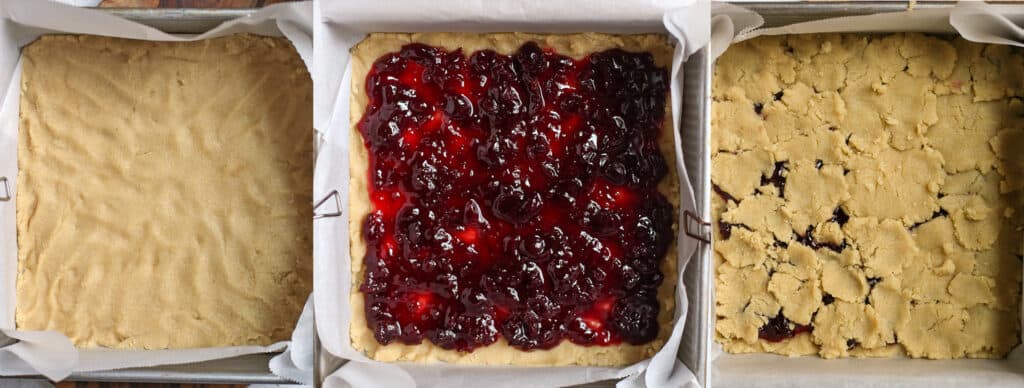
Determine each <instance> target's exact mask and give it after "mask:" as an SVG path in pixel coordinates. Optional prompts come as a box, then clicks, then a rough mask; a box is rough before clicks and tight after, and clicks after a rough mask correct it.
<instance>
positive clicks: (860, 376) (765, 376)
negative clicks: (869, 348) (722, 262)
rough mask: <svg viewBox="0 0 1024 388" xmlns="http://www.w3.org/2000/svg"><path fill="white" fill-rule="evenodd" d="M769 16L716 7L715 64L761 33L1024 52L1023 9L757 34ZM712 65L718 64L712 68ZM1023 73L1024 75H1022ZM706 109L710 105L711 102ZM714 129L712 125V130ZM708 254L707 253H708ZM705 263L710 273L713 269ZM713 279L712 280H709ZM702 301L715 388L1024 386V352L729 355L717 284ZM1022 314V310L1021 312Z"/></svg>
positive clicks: (844, 21) (913, 14)
mask: <svg viewBox="0 0 1024 388" xmlns="http://www.w3.org/2000/svg"><path fill="white" fill-rule="evenodd" d="M762 24H764V18H763V17H761V15H758V14H757V13H755V12H752V11H750V10H748V9H745V8H742V7H739V6H735V5H730V4H716V5H715V6H714V7H713V8H712V22H711V42H710V43H709V49H710V51H711V55H712V58H717V57H718V56H719V55H721V54H722V53H723V52H725V50H726V48H728V46H729V45H730V44H732V43H736V42H739V41H743V40H746V39H750V38H754V37H757V36H761V35H781V34H802V33H825V32H922V33H940V34H951V33H956V34H959V35H961V36H963V37H964V38H965V39H968V40H971V41H975V42H980V43H995V44H1011V45H1015V46H1020V47H1024V30H1022V29H1021V28H1020V27H1019V26H1021V25H1024V7H1021V6H991V5H986V4H985V3H981V2H977V3H960V4H957V5H956V6H955V7H952V6H950V7H947V8H939V9H919V10H911V11H906V12H894V13H879V14H874V15H864V16H849V17H838V18H829V19H822V20H815V21H810V22H804V23H797V24H792V25H786V26H781V27H773V28H759V27H760V26H761V25H762ZM712 66H713V65H712ZM1021 71H1024V69H1021ZM707 104H709V106H710V104H711V101H710V97H709V100H708V101H707ZM709 125H710V124H709ZM709 256H710V255H709ZM703 259H704V260H707V262H706V263H707V268H709V270H710V271H714V269H713V266H712V265H711V264H710V257H705V258H703ZM712 279H713V277H712ZM711 283H712V284H709V285H708V287H709V289H710V290H711V292H710V293H705V298H703V300H702V301H700V303H706V305H707V306H709V307H708V310H709V311H710V319H709V322H711V323H710V325H712V327H711V328H709V330H708V336H709V338H708V343H709V344H711V345H710V346H709V354H708V360H710V361H709V362H710V376H709V385H713V386H716V387H747V386H753V385H757V386H759V387H809V388H810V387H815V388H816V387H894V386H898V387H914V388H918V387H920V388H933V387H937V386H949V387H1002V386H1007V387H1009V386H1016V387H1020V386H1024V347H1022V346H1018V347H1017V348H1016V349H1014V350H1013V351H1012V352H1011V353H1010V355H1009V356H1008V357H1007V358H1006V359H1005V360H967V359H963V360H919V359H908V358H897V359H840V360H825V359H821V358H818V357H798V358H787V357H782V356H776V355H769V354H746V355H735V354H728V353H724V352H723V350H722V347H721V345H719V344H718V343H717V342H715V341H714V333H715V330H714V322H715V313H714V284H713V283H714V282H713V281H712V282H711ZM1022 312H1024V309H1022Z"/></svg>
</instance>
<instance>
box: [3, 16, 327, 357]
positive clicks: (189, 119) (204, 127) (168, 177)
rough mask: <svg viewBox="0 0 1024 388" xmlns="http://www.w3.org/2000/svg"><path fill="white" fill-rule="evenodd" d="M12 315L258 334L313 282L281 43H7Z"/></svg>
mask: <svg viewBox="0 0 1024 388" xmlns="http://www.w3.org/2000/svg"><path fill="white" fill-rule="evenodd" d="M18 165H19V169H20V170H19V174H18V184H17V225H18V259H19V260H18V264H19V265H18V284H17V298H16V299H17V313H16V320H17V327H18V329H20V330H56V331H59V332H62V333H64V334H66V335H67V336H68V337H69V338H70V339H71V340H72V342H73V343H74V344H75V345H76V346H78V347H80V348H95V347H106V348H117V349H167V348H197V347H219V346H233V345H268V344H271V343H274V342H277V341H282V340H287V339H288V338H290V336H291V333H292V330H293V328H294V326H295V322H296V321H297V320H298V317H299V313H300V312H301V311H302V307H303V304H304V303H305V301H306V299H307V297H308V296H309V293H310V291H311V289H312V233H311V232H312V230H311V229H312V225H311V223H310V214H312V201H311V194H310V193H311V192H312V176H313V174H312V171H313V168H312V166H313V129H312V81H311V79H310V76H309V73H308V72H307V70H306V67H305V65H304V64H303V62H302V60H301V59H300V58H299V55H298V54H297V53H296V51H295V49H294V48H293V47H292V45H291V44H290V43H289V42H288V41H287V40H285V39H282V38H270V37H257V36H251V35H234V36H229V37H223V38H216V39H210V40H202V41H197V42H188V43H167V42H149V41H140V40H128V39H115V38H106V37H97V36H69V35H47V36H43V37H42V38H40V39H39V40H38V41H36V42H35V43H32V44H31V45H28V46H26V47H25V49H24V55H23V72H22V83H21V123H20V135H19V146H18Z"/></svg>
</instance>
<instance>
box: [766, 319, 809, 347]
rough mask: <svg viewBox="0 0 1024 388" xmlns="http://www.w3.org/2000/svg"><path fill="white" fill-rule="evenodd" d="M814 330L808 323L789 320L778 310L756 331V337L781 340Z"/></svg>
mask: <svg viewBox="0 0 1024 388" xmlns="http://www.w3.org/2000/svg"><path fill="white" fill-rule="evenodd" d="M812 330H814V328H813V327H811V326H810V325H800V324H796V323H793V322H791V321H790V320H789V319H788V318H786V317H785V316H784V315H782V313H781V312H779V313H778V314H777V315H775V317H773V318H771V319H769V320H768V322H765V324H764V326H761V329H759V330H758V332H757V337H758V338H760V339H763V340H765V341H768V342H782V341H784V340H788V339H790V338H793V337H796V335H797V334H800V333H809V332H811V331H812Z"/></svg>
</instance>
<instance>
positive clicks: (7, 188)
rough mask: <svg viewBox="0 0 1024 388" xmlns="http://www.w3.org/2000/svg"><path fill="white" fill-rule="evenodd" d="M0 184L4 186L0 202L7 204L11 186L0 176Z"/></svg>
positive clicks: (5, 178) (9, 198)
mask: <svg viewBox="0 0 1024 388" xmlns="http://www.w3.org/2000/svg"><path fill="white" fill-rule="evenodd" d="M0 182H2V183H3V184H4V193H3V195H0V202H7V201H10V200H11V186H10V185H8V184H7V177H5V176H0Z"/></svg>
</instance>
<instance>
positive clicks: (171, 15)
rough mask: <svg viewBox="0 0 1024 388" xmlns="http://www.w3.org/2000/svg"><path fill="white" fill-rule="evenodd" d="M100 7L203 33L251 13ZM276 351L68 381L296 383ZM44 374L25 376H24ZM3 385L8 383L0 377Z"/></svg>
mask: <svg viewBox="0 0 1024 388" xmlns="http://www.w3.org/2000/svg"><path fill="white" fill-rule="evenodd" d="M98 10H99V11H102V12H107V13H110V14H112V15H117V16H120V17H123V18H125V19H128V20H132V21H136V22H139V23H142V24H145V25H148V26H151V27H154V28H156V29H159V30H162V31H165V32H168V33H174V34H201V33H203V32H206V31H209V30H211V29H213V28H214V27H216V26H217V25H219V24H221V23H223V22H225V21H228V20H231V19H234V18H238V17H243V16H248V15H249V14H251V13H253V12H254V10H247V9H226V10H206V9H118V8H99V9H98ZM274 355H275V354H252V355H246V356H240V357H234V358H228V359H221V360H212V361H206V362H199V363H192V364H182V365H163V366H156V367H150V368H132V369H120V370H111V371H100V372H84V373H74V374H72V375H71V376H70V377H68V378H67V379H66V381H103V382H138V383H211V384H217V383H219V384H225V383H230V384H293V382H291V381H289V380H287V379H284V378H282V377H280V376H277V375H275V374H273V373H271V372H270V369H269V368H268V366H267V365H268V363H269V362H270V358H271V357H273V356H274ZM33 377H38V378H39V379H44V378H43V377H41V376H24V377H22V378H33ZM0 385H4V383H3V381H2V378H0Z"/></svg>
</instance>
